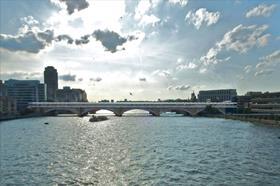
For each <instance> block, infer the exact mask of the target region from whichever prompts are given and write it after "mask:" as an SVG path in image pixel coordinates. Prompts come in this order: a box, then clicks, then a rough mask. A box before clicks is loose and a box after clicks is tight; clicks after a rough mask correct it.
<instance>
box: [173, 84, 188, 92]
mask: <svg viewBox="0 0 280 186" xmlns="http://www.w3.org/2000/svg"><path fill="white" fill-rule="evenodd" d="M190 88H191V86H190V85H179V86H176V87H174V89H175V90H182V91H184V90H189V89H190Z"/></svg>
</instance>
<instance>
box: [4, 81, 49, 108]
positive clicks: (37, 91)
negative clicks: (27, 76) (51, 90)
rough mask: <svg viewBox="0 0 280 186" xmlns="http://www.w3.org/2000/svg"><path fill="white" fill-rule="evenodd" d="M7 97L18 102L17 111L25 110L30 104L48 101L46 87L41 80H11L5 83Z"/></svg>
mask: <svg viewBox="0 0 280 186" xmlns="http://www.w3.org/2000/svg"><path fill="white" fill-rule="evenodd" d="M4 85H5V87H6V90H7V96H9V97H12V98H13V99H15V100H16V103H17V104H16V105H17V109H18V110H19V111H22V110H24V109H25V108H26V107H27V105H28V103H29V102H44V101H46V100H47V96H46V85H45V84H43V83H40V81H39V80H15V79H10V80H7V81H5V83H4Z"/></svg>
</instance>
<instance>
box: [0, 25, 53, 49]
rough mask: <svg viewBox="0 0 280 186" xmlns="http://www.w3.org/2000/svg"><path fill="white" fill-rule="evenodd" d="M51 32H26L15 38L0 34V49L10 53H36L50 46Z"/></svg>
mask: <svg viewBox="0 0 280 186" xmlns="http://www.w3.org/2000/svg"><path fill="white" fill-rule="evenodd" d="M53 37H54V36H53V31H52V30H46V31H43V32H41V31H40V32H36V31H27V32H26V33H22V34H19V35H16V36H12V35H5V34H0V48H4V49H7V50H10V51H25V52H30V53H38V52H39V51H40V50H41V49H44V48H45V47H46V46H48V45H50V44H51V42H52V40H53Z"/></svg>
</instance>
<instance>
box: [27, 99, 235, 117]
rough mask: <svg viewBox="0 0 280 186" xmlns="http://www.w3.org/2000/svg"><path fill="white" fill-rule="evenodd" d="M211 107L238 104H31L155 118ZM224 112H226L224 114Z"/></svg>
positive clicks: (221, 108) (43, 108) (40, 106)
mask: <svg viewBox="0 0 280 186" xmlns="http://www.w3.org/2000/svg"><path fill="white" fill-rule="evenodd" d="M209 105H211V106H212V107H213V108H217V109H218V110H220V111H221V112H222V113H224V112H225V110H226V109H229V108H230V109H236V108H237V104H236V103H233V102H227V103H224V102H222V103H220V102H218V103H217V102H213V103H204V102H194V103H190V102H183V103H182V102H180V103H177V102H172V103H170V102H132V103H131V102H125V103H85V102H32V103H29V106H28V107H29V108H31V109H40V110H45V111H47V110H50V109H52V110H55V109H57V110H71V111H73V110H77V112H79V113H77V114H83V113H85V112H96V111H98V110H109V111H112V112H113V113H114V114H115V115H117V116H122V114H123V113H124V112H126V111H129V110H134V109H140V110H146V111H148V112H150V113H152V114H153V115H155V116H159V115H160V113H162V112H172V111H173V110H177V111H179V112H180V111H182V112H188V113H189V114H190V115H192V116H194V115H197V114H198V113H199V112H201V111H203V110H204V109H205V108H206V106H209ZM223 111H224V112H223Z"/></svg>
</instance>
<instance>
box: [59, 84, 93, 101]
mask: <svg viewBox="0 0 280 186" xmlns="http://www.w3.org/2000/svg"><path fill="white" fill-rule="evenodd" d="M56 101H58V102H87V101H88V100H87V94H86V92H85V91H84V90H81V89H71V88H70V87H63V89H58V90H57V91H56Z"/></svg>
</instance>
